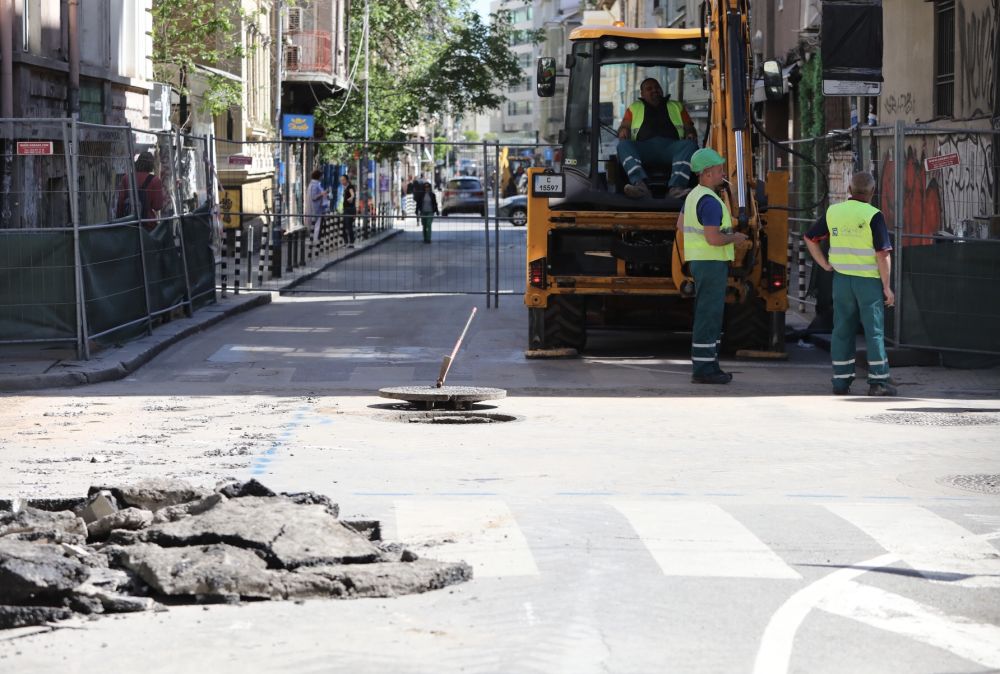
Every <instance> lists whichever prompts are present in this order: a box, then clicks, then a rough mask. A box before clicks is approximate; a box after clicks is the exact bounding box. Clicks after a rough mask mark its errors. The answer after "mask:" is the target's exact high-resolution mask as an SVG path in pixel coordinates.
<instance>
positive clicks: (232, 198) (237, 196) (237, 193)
mask: <svg viewBox="0 0 1000 674" xmlns="http://www.w3.org/2000/svg"><path fill="white" fill-rule="evenodd" d="M242 210H243V192H242V190H241V189H240V188H239V187H223V188H222V191H221V192H220V193H219V213H220V215H222V226H223V227H224V228H225V229H236V228H237V227H239V226H240V224H241V223H240V211H242Z"/></svg>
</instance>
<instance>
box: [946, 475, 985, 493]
mask: <svg viewBox="0 0 1000 674" xmlns="http://www.w3.org/2000/svg"><path fill="white" fill-rule="evenodd" d="M940 482H942V483H944V484H947V485H950V486H952V487H958V488H959V489H964V490H966V491H974V492H978V493H980V494H1000V475H988V474H984V473H979V474H976V475H949V476H947V477H944V478H942V479H941V480H940Z"/></svg>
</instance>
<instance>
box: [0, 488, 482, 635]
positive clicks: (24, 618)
mask: <svg viewBox="0 0 1000 674" xmlns="http://www.w3.org/2000/svg"><path fill="white" fill-rule="evenodd" d="M338 517H339V508H338V507H337V505H336V504H334V503H331V502H330V500H329V499H328V498H327V497H325V496H322V495H319V494H315V493H312V492H305V493H299V494H288V493H283V494H275V493H274V492H272V491H271V490H269V489H268V488H267V487H265V486H264V485H262V484H260V483H259V482H257V481H256V480H250V481H249V482H246V483H240V482H235V481H232V482H226V483H222V484H220V485H218V486H217V487H216V488H215V489H214V490H212V489H202V488H199V487H194V486H191V485H189V484H187V483H185V482H181V481H177V480H146V481H143V482H140V483H138V484H135V485H132V486H121V487H91V488H90V491H89V494H88V496H87V498H79V499H34V500H27V501H20V500H16V501H0V629H4V628H11V627H21V626H27V625H37V624H41V623H45V622H49V621H53V620H61V619H65V618H69V617H71V616H72V615H73V614H74V613H81V614H99V613H123V612H132V611H146V610H150V609H154V608H157V607H161V606H162V605H163V604H165V603H184V602H202V603H212V602H235V601H240V600H263V599H301V598H307V597H334V598H354V597H394V596H398V595H403V594H410V593H414V592H425V591H427V590H435V589H439V588H443V587H446V586H448V585H453V584H455V583H461V582H464V581H466V580H469V579H470V578H471V577H472V569H471V568H470V567H469V566H468V565H467V564H465V563H462V562H458V563H450V562H437V561H432V560H425V559H418V558H417V556H416V555H415V554H413V553H412V552H410V551H409V550H406V549H405V548H403V547H401V546H400V545H398V544H394V543H387V542H383V541H382V540H381V534H380V526H379V523H378V522H376V521H363V522H348V521H343V520H340V519H338Z"/></svg>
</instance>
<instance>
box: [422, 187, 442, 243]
mask: <svg viewBox="0 0 1000 674" xmlns="http://www.w3.org/2000/svg"><path fill="white" fill-rule="evenodd" d="M417 212H418V214H419V215H420V224H421V226H423V229H424V243H430V242H431V225H432V224H433V223H434V216H435V215H438V214H439V213H438V202H437V197H436V196H434V190H433V189H431V184H430V183H429V182H428V183H424V189H423V192H422V193H421V196H420V203H418V204H417Z"/></svg>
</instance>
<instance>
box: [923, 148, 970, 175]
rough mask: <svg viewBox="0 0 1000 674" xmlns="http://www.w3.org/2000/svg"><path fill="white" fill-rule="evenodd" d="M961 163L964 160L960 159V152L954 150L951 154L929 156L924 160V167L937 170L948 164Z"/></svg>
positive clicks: (955, 164) (928, 169) (956, 164)
mask: <svg viewBox="0 0 1000 674" xmlns="http://www.w3.org/2000/svg"><path fill="white" fill-rule="evenodd" d="M961 163H962V161H961V159H959V156H958V153H957V152H952V153H951V154H942V155H938V156H937V157H928V158H927V159H925V160H924V169H925V170H927V171H936V170H938V169H943V168H944V167H946V166H958V165H959V164H961Z"/></svg>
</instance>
